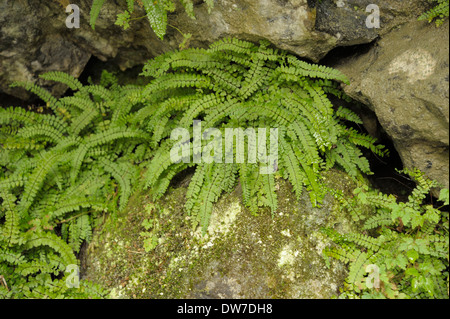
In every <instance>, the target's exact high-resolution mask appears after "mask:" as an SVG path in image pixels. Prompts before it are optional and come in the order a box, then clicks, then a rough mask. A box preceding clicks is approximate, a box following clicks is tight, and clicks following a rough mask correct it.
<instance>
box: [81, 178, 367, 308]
mask: <svg viewBox="0 0 450 319" xmlns="http://www.w3.org/2000/svg"><path fill="white" fill-rule="evenodd" d="M325 177H326V179H327V182H328V184H329V186H330V187H333V188H338V189H342V190H343V191H344V192H345V193H346V194H347V195H350V194H351V191H352V190H353V189H354V187H355V183H354V182H353V181H352V180H351V179H350V178H349V177H348V176H347V175H346V174H345V173H342V172H339V171H336V170H332V171H329V172H328V173H326V174H325ZM181 184H182V183H181ZM277 187H279V190H278V194H279V209H278V211H277V213H276V214H275V215H274V216H273V218H272V217H271V214H270V212H269V211H267V210H262V211H260V213H259V215H258V216H253V215H251V214H250V213H249V212H248V211H247V210H246V209H245V208H244V207H243V206H242V204H241V196H242V195H241V190H240V187H237V188H236V189H235V191H234V192H232V193H231V194H226V195H223V196H222V198H221V199H220V200H219V202H218V203H217V204H216V205H215V207H214V212H213V215H212V219H211V223H210V226H209V228H208V232H207V234H206V235H205V236H202V235H201V233H200V232H199V231H195V232H194V231H192V229H191V227H190V226H189V218H188V217H187V216H185V214H184V211H183V203H184V201H185V199H184V197H185V193H186V188H185V187H179V188H175V189H171V190H170V191H169V193H168V194H167V195H166V196H165V197H164V198H163V199H161V200H160V201H158V202H156V203H152V202H150V200H149V199H148V196H147V195H146V194H145V193H142V194H141V195H139V196H134V197H133V198H132V200H131V202H130V204H129V205H128V209H126V210H125V211H124V212H123V213H121V214H120V215H119V216H116V217H115V218H114V216H111V217H110V218H109V219H107V221H106V222H105V224H104V225H103V226H102V227H101V229H99V230H97V231H96V233H95V234H94V237H93V240H92V242H91V243H90V244H89V246H88V248H87V250H86V251H87V252H86V254H85V257H84V258H83V260H84V262H83V263H82V276H83V278H84V279H88V280H91V281H93V282H96V283H100V284H103V285H104V286H106V288H108V289H110V290H111V295H110V296H111V297H113V298H145V299H147V298H168V299H172V298H182V299H183V298H196V299H197V298H199V299H201V298H264V299H266V298H269V299H270V298H331V297H333V296H336V295H337V293H338V289H339V287H342V285H343V282H344V280H345V278H346V275H347V270H346V268H345V267H344V265H343V264H342V263H340V262H336V261H334V260H330V262H331V263H330V265H331V266H330V268H327V266H326V263H325V260H324V258H323V257H322V254H321V253H322V250H323V249H324V248H325V247H326V246H327V245H329V240H328V239H327V238H326V237H325V236H324V235H323V234H322V232H321V231H320V228H321V227H331V228H334V229H336V230H338V231H342V232H349V231H356V230H357V229H358V227H360V225H359V224H357V223H355V222H353V221H352V219H351V218H350V217H349V216H348V215H347V214H346V213H343V212H340V211H339V207H337V206H336V202H334V200H333V197H332V196H329V197H328V196H327V198H326V200H325V202H324V205H323V207H321V208H312V207H311V204H310V201H309V196H308V194H307V192H306V191H305V193H304V196H303V197H302V198H301V200H300V201H297V200H296V198H295V195H294V194H293V193H292V189H291V186H290V185H289V184H288V183H287V182H286V181H284V180H282V179H279V180H277ZM145 219H151V220H152V225H153V228H152V230H151V234H148V233H147V234H145V233H141V235H139V234H140V232H142V231H144V228H143V226H142V224H143V221H144V220H145ZM148 239H151V241H150V242H151V243H155V245H156V247H155V246H152V247H151V248H153V249H152V250H150V251H149V252H146V251H145V250H144V241H145V240H148Z"/></svg>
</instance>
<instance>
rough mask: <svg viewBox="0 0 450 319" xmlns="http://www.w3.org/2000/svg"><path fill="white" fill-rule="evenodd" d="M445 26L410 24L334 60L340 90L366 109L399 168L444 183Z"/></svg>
mask: <svg viewBox="0 0 450 319" xmlns="http://www.w3.org/2000/svg"><path fill="white" fill-rule="evenodd" d="M448 32H449V23H448V20H447V22H445V24H444V25H442V26H441V27H439V28H436V26H435V25H434V24H428V23H427V22H417V21H414V22H410V23H408V24H405V25H403V26H401V27H399V28H398V29H396V30H393V31H392V32H391V33H389V34H387V35H385V36H384V37H383V38H382V39H381V40H380V41H379V42H378V43H377V44H376V46H374V47H373V48H372V49H371V50H369V51H368V52H367V53H364V54H361V55H354V56H352V57H350V58H348V59H346V60H341V61H339V62H337V63H336V64H335V65H333V66H334V67H336V68H338V69H340V70H341V71H342V72H344V74H346V75H347V76H348V77H349V78H350V81H351V84H350V85H349V86H346V87H344V90H345V91H346V93H347V94H348V95H350V96H351V97H352V98H354V99H356V100H359V101H361V102H362V103H364V104H366V105H367V106H369V107H370V108H371V109H372V110H373V111H374V112H375V113H376V115H377V117H378V119H379V121H380V124H381V125H382V127H383V128H384V130H385V131H386V132H387V134H388V135H389V136H390V137H391V138H392V140H393V142H394V145H395V148H396V149H397V151H398V152H399V154H400V157H401V159H402V161H403V164H404V165H405V166H406V167H408V168H413V167H417V168H419V169H421V170H422V171H424V172H425V173H426V174H427V176H429V177H430V178H432V179H435V180H437V181H439V182H440V183H441V184H442V185H444V186H445V187H448V185H449V180H448V179H449V77H448V74H449V56H448V52H449V44H448V40H449V34H448Z"/></svg>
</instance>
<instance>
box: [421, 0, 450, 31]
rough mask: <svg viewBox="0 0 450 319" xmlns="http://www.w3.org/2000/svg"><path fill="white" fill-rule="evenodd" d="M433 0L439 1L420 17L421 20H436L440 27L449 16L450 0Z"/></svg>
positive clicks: (434, 0)
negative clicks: (449, 6)
mask: <svg viewBox="0 0 450 319" xmlns="http://www.w3.org/2000/svg"><path fill="white" fill-rule="evenodd" d="M433 2H437V5H436V6H435V7H433V8H431V9H430V10H428V11H426V12H424V13H423V14H422V15H421V16H420V17H419V21H423V20H427V21H428V22H432V21H433V20H435V23H436V26H438V27H439V26H440V25H442V24H443V23H444V21H445V18H448V4H449V0H433Z"/></svg>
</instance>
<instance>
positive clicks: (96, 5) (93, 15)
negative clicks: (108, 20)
mask: <svg viewBox="0 0 450 319" xmlns="http://www.w3.org/2000/svg"><path fill="white" fill-rule="evenodd" d="M104 2H105V0H94V1H93V2H92V7H91V11H90V20H89V23H90V25H91V27H92V29H94V30H95V23H96V22H97V18H98V15H99V14H100V10H101V9H102V7H103V4H104Z"/></svg>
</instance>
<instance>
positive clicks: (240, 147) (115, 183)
mask: <svg viewBox="0 0 450 319" xmlns="http://www.w3.org/2000/svg"><path fill="white" fill-rule="evenodd" d="M94 4H95V8H94V7H93V9H92V12H93V15H92V16H91V17H93V20H92V21H93V22H94V24H95V19H96V17H97V16H98V14H97V13H98V12H99V11H100V8H101V5H102V4H103V1H95V3H94ZM171 4H173V3H172V2H171V1H164V2H161V3H160V4H159V6H161V7H160V9H161V8H162V9H161V10H165V11H166V13H167V12H170V10H172V7H171ZM185 4H187V8H190V7H189V2H188V1H185ZM209 4H210V5H211V4H212V2H211V1H209ZM133 5H134V2H133V1H127V6H128V9H129V10H130V11H131V8H132V6H133ZM148 5H150V3H148ZM151 5H152V6H153V5H155V4H153V3H151ZM188 10H190V9H188ZM96 12H97V13H96ZM162 29H163V28H161V32H162ZM161 34H162V33H161ZM284 68H287V69H284ZM297 69H298V70H297ZM143 75H146V76H148V77H150V81H149V83H148V84H147V85H145V86H142V87H139V86H132V85H128V86H122V85H120V84H119V82H118V81H117V79H116V78H115V77H114V76H113V75H112V74H110V73H108V72H103V73H102V78H101V80H100V82H99V84H91V85H81V84H80V82H79V81H78V80H76V79H74V78H72V77H70V76H66V75H64V74H62V73H59V72H52V73H50V74H46V75H43V76H42V78H43V79H45V80H48V81H57V82H60V83H63V84H65V85H67V86H68V87H70V88H71V89H72V91H73V94H72V95H71V96H66V97H63V98H59V99H57V98H55V97H53V96H51V95H50V94H49V92H47V91H46V90H44V89H42V88H40V87H38V86H36V85H31V84H27V83H23V84H21V86H23V87H25V88H27V89H29V90H30V91H31V92H32V93H34V94H36V95H38V96H39V97H40V98H41V99H42V100H43V101H44V103H46V104H47V105H48V106H49V109H47V110H46V114H38V113H34V112H31V111H25V110H23V109H21V108H8V109H1V110H0V124H1V125H2V129H1V131H0V148H1V150H0V166H1V167H2V170H1V173H0V196H1V203H0V205H1V209H0V221H1V224H0V226H1V228H0V229H1V233H0V234H1V235H0V247H2V250H1V251H2V254H0V258H1V259H2V260H3V261H4V262H5V265H4V266H3V265H2V266H1V267H4V268H1V269H2V272H3V269H4V270H5V272H7V273H14V271H13V270H14V269H15V267H19V266H20V265H22V266H20V267H21V268H20V272H17V273H16V274H15V275H14V276H13V277H11V278H9V279H8V280H9V282H10V283H11V285H13V286H17V287H20V289H22V288H23V289H22V290H20V289H19V288H18V289H19V290H20V291H23V292H20V293H18V292H17V291H18V290H17V289H15V290H14V291H15V292H14V293H11V294H9V295H8V296H10V297H18V298H23V297H33V298H36V297H38V298H46V297H52V296H53V297H54V296H63V297H68V296H75V295H77V294H75V293H74V292H70V291H68V290H67V289H66V288H64V285H63V284H61V282H60V281H58V279H55V278H61V277H62V276H61V272H62V271H63V267H62V264H67V263H73V264H76V262H77V261H76V259H75V258H74V254H75V253H78V252H79V250H80V247H81V245H82V243H83V242H84V241H88V240H89V239H90V236H91V231H92V229H93V225H95V221H96V218H97V216H98V215H99V213H102V212H115V211H119V210H125V209H126V206H127V203H128V200H129V198H130V195H131V194H132V192H133V191H134V189H136V188H137V187H140V186H142V187H143V188H146V189H150V190H151V194H152V195H153V196H154V198H155V199H157V198H161V197H162V196H163V195H164V194H165V192H166V191H167V190H168V189H169V187H170V183H171V181H172V180H173V179H174V178H175V176H177V175H178V174H179V173H182V172H183V171H185V170H186V169H188V168H190V169H193V170H194V175H193V177H192V180H191V182H190V184H189V187H188V191H187V196H186V202H185V207H184V210H185V212H186V213H187V214H189V215H190V216H191V221H192V225H191V226H192V227H194V228H196V227H200V228H201V230H202V232H203V233H205V232H206V231H207V229H208V224H209V220H210V218H211V215H212V214H213V206H214V203H216V202H217V201H218V200H219V198H220V196H222V194H223V193H227V192H230V191H231V190H232V189H233V188H234V187H235V185H236V184H237V183H238V182H240V184H241V186H242V190H243V202H244V204H245V205H246V206H247V207H248V208H249V210H250V211H251V212H252V213H254V214H256V213H257V211H258V209H259V208H261V207H266V208H268V209H269V210H270V212H271V214H272V215H274V214H275V213H276V211H277V209H278V198H277V192H276V178H275V177H276V176H275V174H273V173H274V171H277V170H279V174H280V175H281V176H282V177H285V178H287V179H288V180H289V181H290V183H291V184H292V186H293V187H292V190H293V191H294V192H295V193H296V196H297V197H298V198H300V196H301V195H302V192H303V191H307V192H308V193H309V196H310V200H311V202H312V204H313V205H316V206H319V205H321V202H322V200H323V198H324V196H325V193H326V188H325V187H324V186H323V184H322V180H321V173H322V172H323V170H326V169H329V168H331V167H333V166H335V164H336V165H340V166H341V167H342V168H343V169H344V170H346V171H347V172H348V173H349V174H350V175H352V176H353V177H357V176H358V175H359V174H360V173H367V174H369V173H370V169H369V166H368V162H367V160H366V159H365V158H364V157H363V156H362V153H361V151H360V150H359V147H365V148H369V149H370V150H372V151H374V152H377V154H379V155H384V154H385V152H384V150H383V149H381V147H378V146H374V143H375V140H374V139H371V138H369V137H367V136H365V135H363V134H361V133H358V132H357V131H356V130H351V129H348V128H347V127H346V126H345V123H346V122H345V121H353V122H358V119H357V117H356V115H355V114H353V113H351V112H349V111H345V110H344V109H343V108H341V109H339V110H338V112H336V111H335V110H334V107H333V106H332V104H331V102H330V100H329V99H328V94H333V95H335V96H340V94H339V90H338V86H337V84H336V83H338V82H337V81H346V79H345V77H344V76H343V75H342V74H340V73H339V72H337V71H335V70H332V69H329V68H325V67H318V66H314V65H311V64H308V63H303V62H301V61H300V60H298V59H297V58H293V57H292V56H290V55H289V54H288V53H286V52H283V51H279V50H275V49H273V48H271V47H270V45H269V44H268V43H267V42H264V41H262V42H261V43H260V44H259V45H257V44H254V43H250V42H246V41H241V40H237V39H223V40H220V41H218V42H216V43H214V44H212V45H211V46H210V47H209V48H208V49H186V50H183V51H174V52H170V53H167V54H164V55H162V56H159V57H157V58H155V59H154V60H152V61H150V62H149V63H148V64H147V65H146V66H145V67H144V69H143ZM333 83H335V84H333ZM195 121H200V123H201V128H202V130H206V129H213V131H212V132H213V133H216V134H218V135H220V138H217V139H216V138H215V139H214V141H213V142H214V143H216V144H214V143H213V142H211V141H210V140H208V139H207V138H206V136H204V135H203V133H204V132H203V131H202V130H201V131H202V132H200V135H201V138H200V139H198V138H195V139H192V138H191V137H192V135H193V134H194V131H195V130H196V128H193V127H192V124H193V123H194V122H195ZM176 128H178V129H184V131H183V132H189V134H190V136H189V139H187V140H185V141H182V142H184V144H183V143H180V142H178V143H177V142H176V141H174V140H172V138H171V135H172V134H171V133H172V132H173V130H174V129H176ZM253 128H258V129H257V130H254V131H252V129H253ZM231 129H232V130H233V131H232V132H233V134H231V136H236V138H233V139H232V140H231V141H228V140H227V138H226V137H227V134H225V133H226V132H229V131H227V130H231ZM256 131H258V138H256V137H255V136H252V132H256ZM219 133H220V134H219ZM275 133H276V134H275ZM245 136H247V137H245ZM210 137H216V136H215V135H214V134H212V135H211V136H210ZM220 142H221V143H220ZM176 146H180V147H183V148H184V150H188V151H189V156H187V157H185V158H181V161H179V162H172V160H171V152H172V151H173V149H174V148H175V149H176ZM278 147H279V149H278ZM212 151H214V155H212V153H211V152H212ZM234 154H236V159H235V158H234V156H233V157H231V156H230V158H232V163H227V162H226V161H220V160H218V159H219V155H234ZM203 155H205V156H206V155H210V157H209V158H210V161H209V162H208V161H202V159H203ZM269 155H270V156H269ZM271 156H272V157H271ZM237 159H239V161H238V160H237ZM255 160H256V161H257V162H255ZM267 172H269V173H267ZM140 176H141V177H142V178H140ZM428 186H429V184H427V183H426V182H424V184H423V189H422V190H420V191H419V193H417V194H416V195H417V196H416V195H415V197H414V198H417V199H418V198H419V195H420V194H423V192H424V191H425V189H426V187H428ZM361 194H362V193H361ZM360 196H362V195H360V194H358V198H359V197H360ZM371 196H372V197H370V196H367V200H368V201H370V200H371V198H372V199H373V200H375V198H376V196H375V195H371ZM421 196H422V195H421ZM389 205H390V202H389V201H387V202H386V206H389ZM433 214H434V213H433V211H432V210H430V209H429V210H428V215H427V217H426V218H425V219H424V220H423V223H422V219H420V218H419V217H420V216H418V217H417V218H416V219H414V220H411V223H421V225H424V226H427V227H429V228H432V227H433V225H436V223H435V219H436V217H435V216H434V215H433ZM431 223H434V224H431ZM57 234H58V235H59V234H61V236H58V235H57ZM427 234H428V235H430V234H432V232H428V233H427ZM355 240H356V239H355ZM358 240H359V242H358V243H363V241H362V240H363V239H362V238H359V239H358ZM353 244H354V245H356V244H357V243H353ZM366 245H368V244H367V243H366ZM433 245H434V244H433ZM435 245H437V246H436V247H438V246H439V245H442V244H441V243H440V242H436V244H435ZM439 247H440V246H439ZM371 249H375V248H374V247H371ZM440 251H442V249H441V248H440ZM3 252H4V253H3ZM45 258H48V260H49V263H48V264H45V263H44V262H43V260H45ZM50 260H51V261H50ZM0 294H2V296H3V292H0Z"/></svg>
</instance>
